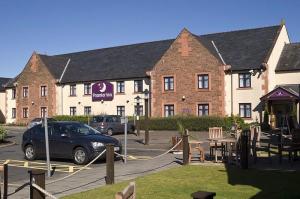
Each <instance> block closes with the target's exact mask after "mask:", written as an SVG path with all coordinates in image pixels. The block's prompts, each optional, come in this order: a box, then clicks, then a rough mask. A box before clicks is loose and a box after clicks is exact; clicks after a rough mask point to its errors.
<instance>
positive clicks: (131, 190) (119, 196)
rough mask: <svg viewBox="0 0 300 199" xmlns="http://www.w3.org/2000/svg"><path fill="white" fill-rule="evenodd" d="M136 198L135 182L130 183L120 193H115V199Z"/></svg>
mask: <svg viewBox="0 0 300 199" xmlns="http://www.w3.org/2000/svg"><path fill="white" fill-rule="evenodd" d="M135 198H136V186H135V182H130V183H129V185H128V186H127V187H125V189H124V190H123V191H121V192H118V193H116V195H115V199H135Z"/></svg>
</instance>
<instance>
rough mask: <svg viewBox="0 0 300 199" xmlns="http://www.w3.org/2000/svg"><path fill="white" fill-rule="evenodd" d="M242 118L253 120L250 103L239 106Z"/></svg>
mask: <svg viewBox="0 0 300 199" xmlns="http://www.w3.org/2000/svg"><path fill="white" fill-rule="evenodd" d="M239 110H240V117H243V118H251V112H252V110H251V104H250V103H242V104H239Z"/></svg>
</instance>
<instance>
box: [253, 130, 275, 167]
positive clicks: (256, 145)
mask: <svg viewBox="0 0 300 199" xmlns="http://www.w3.org/2000/svg"><path fill="white" fill-rule="evenodd" d="M260 138H261V130H260V127H259V128H258V127H257V126H255V127H252V128H250V150H251V154H252V156H253V158H254V163H256V162H257V152H258V151H262V152H267V153H268V158H269V160H270V161H271V151H270V148H271V144H270V142H268V143H267V145H262V144H261V143H260Z"/></svg>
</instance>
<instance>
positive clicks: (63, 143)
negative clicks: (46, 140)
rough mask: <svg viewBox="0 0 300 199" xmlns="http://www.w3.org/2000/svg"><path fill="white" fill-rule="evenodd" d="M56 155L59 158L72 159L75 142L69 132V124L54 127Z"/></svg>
mask: <svg viewBox="0 0 300 199" xmlns="http://www.w3.org/2000/svg"><path fill="white" fill-rule="evenodd" d="M53 135H54V139H53V141H52V145H53V146H55V147H54V155H55V157H57V158H70V157H71V156H72V152H73V140H72V137H71V134H70V131H69V126H68V124H58V123H57V124H54V125H53Z"/></svg>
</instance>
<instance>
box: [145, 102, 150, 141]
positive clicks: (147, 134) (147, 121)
mask: <svg viewBox="0 0 300 199" xmlns="http://www.w3.org/2000/svg"><path fill="white" fill-rule="evenodd" d="M148 102H149V101H148V99H145V145H149V117H148V112H149V111H148Z"/></svg>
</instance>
